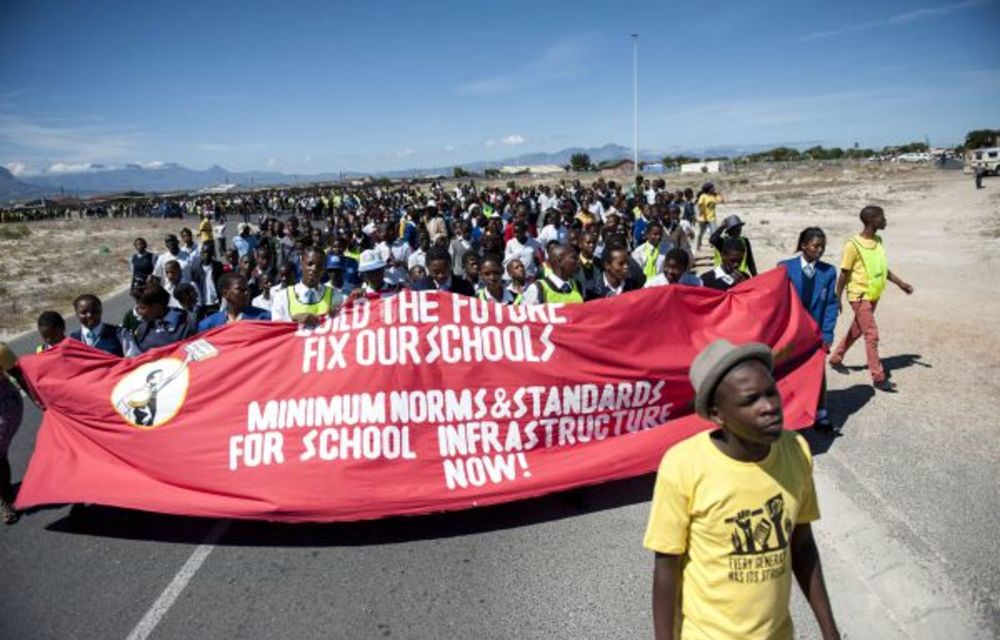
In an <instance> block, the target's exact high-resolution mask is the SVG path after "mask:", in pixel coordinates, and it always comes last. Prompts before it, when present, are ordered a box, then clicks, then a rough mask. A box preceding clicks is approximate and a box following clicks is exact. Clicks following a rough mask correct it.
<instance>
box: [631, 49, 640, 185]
mask: <svg viewBox="0 0 1000 640" xmlns="http://www.w3.org/2000/svg"><path fill="white" fill-rule="evenodd" d="M632 170H633V174H634V175H635V176H638V175H639V34H638V33H633V34H632Z"/></svg>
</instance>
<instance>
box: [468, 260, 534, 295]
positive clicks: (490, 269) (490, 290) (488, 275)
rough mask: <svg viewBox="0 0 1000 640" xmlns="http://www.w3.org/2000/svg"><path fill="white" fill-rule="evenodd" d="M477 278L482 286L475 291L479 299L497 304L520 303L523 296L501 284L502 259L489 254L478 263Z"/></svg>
mask: <svg viewBox="0 0 1000 640" xmlns="http://www.w3.org/2000/svg"><path fill="white" fill-rule="evenodd" d="M479 280H480V281H481V282H482V284H483V287H482V288H481V289H480V290H479V291H477V292H476V297H477V298H479V299H480V300H486V301H489V302H496V303H498V304H521V303H522V302H524V296H522V295H521V294H519V293H514V292H513V291H511V290H510V289H507V288H505V287H504V286H503V259H501V258H500V257H499V256H495V255H489V256H486V257H485V258H483V260H482V262H481V263H480V265H479Z"/></svg>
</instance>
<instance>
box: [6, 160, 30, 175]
mask: <svg viewBox="0 0 1000 640" xmlns="http://www.w3.org/2000/svg"><path fill="white" fill-rule="evenodd" d="M2 166H3V168H4V169H6V170H7V171H10V172H11V174H12V175H14V176H23V175H25V174H26V173H28V172H29V171H30V169H29V167H28V165H26V164H24V163H23V162H5V163H4V164H3V165H2Z"/></svg>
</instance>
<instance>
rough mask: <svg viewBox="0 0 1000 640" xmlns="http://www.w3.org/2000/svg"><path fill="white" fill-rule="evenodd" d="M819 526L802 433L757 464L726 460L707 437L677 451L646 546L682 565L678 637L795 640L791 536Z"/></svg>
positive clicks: (787, 437)
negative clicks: (815, 524)
mask: <svg viewBox="0 0 1000 640" xmlns="http://www.w3.org/2000/svg"><path fill="white" fill-rule="evenodd" d="M818 519H819V506H818V503H817V500H816V490H815V488H814V486H813V477H812V456H811V455H810V453H809V445H808V444H807V443H806V441H805V440H804V439H803V438H802V437H801V436H798V435H795V434H793V433H792V432H790V431H784V432H782V434H781V437H780V438H778V440H777V442H775V443H774V444H772V445H771V450H770V452H769V453H768V454H767V456H766V457H765V458H764V459H763V460H760V461H758V462H740V461H738V460H735V459H733V458H731V457H729V456H727V455H726V454H724V453H723V452H722V451H720V450H719V448H718V447H717V446H716V445H715V443H714V442H713V441H712V438H711V434H710V432H708V431H704V432H702V433H699V434H697V435H695V436H692V437H691V438H688V439H687V440H684V441H683V442H681V443H679V444H676V445H674V446H673V447H672V448H671V449H669V450H668V451H667V453H666V454H665V455H664V456H663V459H662V461H661V462H660V467H659V471H658V472H657V474H656V484H655V488H654V490H653V502H652V504H651V506H650V513H649V523H648V525H647V528H646V536H645V539H644V541H643V545H644V546H645V547H646V548H647V549H649V550H651V551H656V552H658V553H664V554H669V555H677V556H681V557H682V558H683V562H682V566H683V569H682V574H681V580H680V582H681V587H680V590H681V592H680V596H681V598H680V600H681V608H680V611H678V612H677V616H676V620H677V626H678V627H679V629H675V634H677V632H678V631H679V632H680V633H679V635H675V637H681V638H684V639H685V640H715V639H717V638H740V639H741V640H758V639H759V640H764V639H766V640H792V637H793V634H794V630H793V628H792V619H791V616H790V615H789V610H788V602H789V597H790V595H791V587H792V558H791V550H790V549H791V545H790V543H791V540H792V532H793V530H794V529H795V527H796V525H801V524H807V523H809V522H812V521H814V520H818Z"/></svg>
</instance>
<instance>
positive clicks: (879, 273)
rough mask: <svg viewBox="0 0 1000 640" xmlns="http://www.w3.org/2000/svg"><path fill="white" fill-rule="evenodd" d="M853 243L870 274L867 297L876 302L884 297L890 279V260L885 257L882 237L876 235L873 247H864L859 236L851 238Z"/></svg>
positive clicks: (866, 270)
mask: <svg viewBox="0 0 1000 640" xmlns="http://www.w3.org/2000/svg"><path fill="white" fill-rule="evenodd" d="M851 243H852V244H853V245H854V248H855V249H857V251H858V255H859V256H861V262H863V263H864V265H865V273H866V274H867V276H868V290H867V291H865V297H866V298H867V299H868V300H871V301H872V302H875V301H876V300H878V299H879V298H881V297H882V292H883V291H885V283H886V280H888V279H889V261H888V259H886V257H885V248H884V247H883V246H882V238H880V237H878V236H875V246H874V247H873V248H871V249H869V248H866V247H863V246H862V245H861V243H860V242H858V239H857V238H851Z"/></svg>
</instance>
